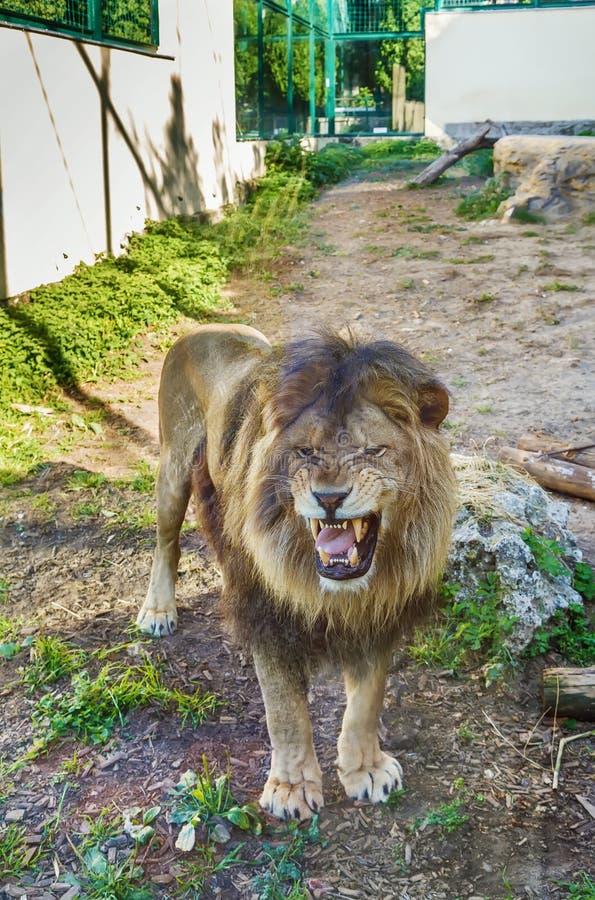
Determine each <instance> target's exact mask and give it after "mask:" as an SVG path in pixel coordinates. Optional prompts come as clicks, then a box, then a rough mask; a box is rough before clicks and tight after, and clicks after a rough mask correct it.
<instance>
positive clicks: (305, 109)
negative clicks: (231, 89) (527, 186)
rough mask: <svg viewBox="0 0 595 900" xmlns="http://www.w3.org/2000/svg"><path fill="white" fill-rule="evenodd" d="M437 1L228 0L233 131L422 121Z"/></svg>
mask: <svg viewBox="0 0 595 900" xmlns="http://www.w3.org/2000/svg"><path fill="white" fill-rule="evenodd" d="M0 2H1V0H0ZM433 6H434V0H234V15H235V38H236V45H235V47H236V53H235V74H236V111H237V134H238V137H240V138H247V139H252V138H255V137H261V138H270V137H283V136H286V135H289V134H315V135H341V134H344V135H347V134H350V135H354V134H386V133H399V134H402V133H408V134H409V133H416V134H417V133H420V132H421V131H423V110H420V107H421V106H422V101H423V90H424V66H425V47H424V40H423V16H424V11H425V9H427V8H429V7H431V8H433ZM420 117H421V118H420Z"/></svg>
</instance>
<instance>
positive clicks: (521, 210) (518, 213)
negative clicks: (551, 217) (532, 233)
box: [511, 206, 546, 225]
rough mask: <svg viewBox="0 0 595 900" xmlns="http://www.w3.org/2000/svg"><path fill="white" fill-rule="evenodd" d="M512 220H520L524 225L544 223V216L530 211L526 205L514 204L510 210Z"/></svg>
mask: <svg viewBox="0 0 595 900" xmlns="http://www.w3.org/2000/svg"><path fill="white" fill-rule="evenodd" d="M511 218H512V219H513V221H514V222H522V223H523V224H525V225H545V222H546V219H545V216H542V215H541V214H540V213H536V212H532V211H531V210H530V209H527V207H526V206H515V207H514V209H513V211H512V216H511Z"/></svg>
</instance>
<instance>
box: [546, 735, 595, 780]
mask: <svg viewBox="0 0 595 900" xmlns="http://www.w3.org/2000/svg"><path fill="white" fill-rule="evenodd" d="M594 736H595V730H594V731H583V732H582V733H581V734H571V735H570V736H569V737H565V738H561V740H560V743H559V744H558V756H557V757H556V766H555V768H554V777H553V779H552V790H553V791H557V790H558V781H559V778H560V768H561V766H562V754H563V753H564V747H565V746H566V744H569V743H570V742H571V741H578V740H580V738H586V737H594Z"/></svg>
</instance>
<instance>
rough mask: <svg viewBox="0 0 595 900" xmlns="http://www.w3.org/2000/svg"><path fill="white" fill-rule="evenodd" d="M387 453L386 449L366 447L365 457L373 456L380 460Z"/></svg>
mask: <svg viewBox="0 0 595 900" xmlns="http://www.w3.org/2000/svg"><path fill="white" fill-rule="evenodd" d="M385 453H386V447H366V449H365V450H364V455H365V456H371V457H373V458H374V459H378V458H379V457H380V456H384V454H385Z"/></svg>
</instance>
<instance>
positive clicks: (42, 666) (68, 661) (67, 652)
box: [21, 635, 87, 693]
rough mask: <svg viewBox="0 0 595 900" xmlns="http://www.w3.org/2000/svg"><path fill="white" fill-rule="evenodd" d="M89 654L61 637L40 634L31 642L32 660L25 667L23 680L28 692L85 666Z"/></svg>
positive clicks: (52, 682)
mask: <svg viewBox="0 0 595 900" xmlns="http://www.w3.org/2000/svg"><path fill="white" fill-rule="evenodd" d="M86 660H87V654H86V653H85V652H84V650H81V649H80V648H78V647H74V646H73V645H72V644H69V643H68V642H67V641H64V640H62V638H59V637H51V636H43V635H40V636H39V637H36V638H34V639H33V642H32V644H31V661H30V662H29V663H28V664H27V665H26V666H25V667H24V669H23V673H22V676H21V677H22V680H23V681H24V682H25V684H26V685H27V687H28V693H32V692H33V691H35V690H39V688H42V687H45V686H47V685H50V684H54V683H55V682H56V681H59V680H60V678H63V677H64V676H65V675H69V674H70V673H71V672H76V671H77V670H78V669H80V668H81V667H82V666H84V664H85V662H86Z"/></svg>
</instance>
